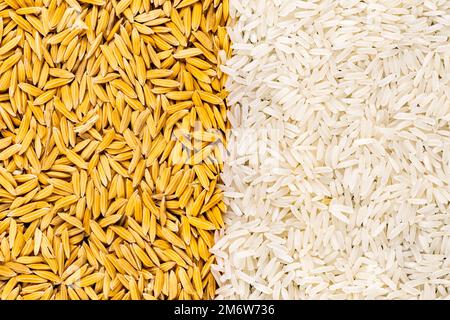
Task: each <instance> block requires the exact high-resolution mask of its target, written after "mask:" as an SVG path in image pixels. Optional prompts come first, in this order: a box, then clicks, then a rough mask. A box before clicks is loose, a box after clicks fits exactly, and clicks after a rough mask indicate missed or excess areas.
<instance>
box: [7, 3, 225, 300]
mask: <svg viewBox="0 0 450 320" xmlns="http://www.w3.org/2000/svg"><path fill="white" fill-rule="evenodd" d="M227 21H228V0H202V1H200V0H172V1H169V0H150V1H142V0H121V1H115V0H82V1H77V0H65V1H60V0H20V1H19V0H6V1H4V2H3V3H1V4H0V299H2V300H5V299H24V300H26V299H30V300H35V299H210V298H213V297H214V295H215V281H214V278H213V276H212V274H211V272H210V266H211V264H212V263H213V260H214V257H213V256H212V255H211V254H210V252H209V248H210V247H211V246H212V245H213V242H214V239H213V232H214V230H217V229H219V228H221V227H222V226H223V220H222V214H223V213H224V211H225V205H224V203H223V202H222V193H221V190H220V188H219V187H218V184H219V182H220V177H219V174H220V172H221V170H222V167H223V164H222V160H221V159H222V154H221V152H222V151H221V145H223V144H224V143H225V131H226V130H227V126H228V122H227V119H226V112H227V108H226V104H225V102H224V99H225V98H226V95H227V93H226V92H225V91H224V90H223V87H224V84H225V81H226V76H225V75H224V74H222V72H221V71H220V69H219V68H218V66H219V65H220V64H221V63H222V62H223V61H221V58H220V57H221V56H222V57H223V56H230V52H231V49H230V42H229V38H228V36H227V34H226V30H225V25H226V24H227ZM221 52H223V53H221Z"/></svg>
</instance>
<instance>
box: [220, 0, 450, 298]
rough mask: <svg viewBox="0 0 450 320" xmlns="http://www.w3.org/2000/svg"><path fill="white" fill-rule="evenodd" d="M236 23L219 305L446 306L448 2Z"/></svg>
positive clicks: (314, 10)
mask: <svg viewBox="0 0 450 320" xmlns="http://www.w3.org/2000/svg"><path fill="white" fill-rule="evenodd" d="M230 14H231V16H232V17H233V18H234V19H235V22H234V25H233V27H232V28H230V30H229V34H230V38H231V41H232V43H233V53H234V56H233V57H232V58H231V59H229V61H228V63H227V65H226V66H224V67H223V68H222V70H223V71H224V72H225V73H227V74H229V75H230V80H231V81H230V82H229V84H228V87H227V89H228V90H229V91H230V95H229V97H228V103H229V104H230V106H231V110H232V111H231V113H230V115H229V121H230V123H231V125H232V127H233V131H232V132H231V134H230V139H229V144H228V146H229V156H228V157H227V161H226V162H225V169H224V174H223V177H222V179H223V180H224V185H225V186H224V188H225V189H224V195H225V198H226V202H227V203H228V205H229V211H228V214H227V215H226V218H225V224H226V227H225V229H224V230H222V231H220V232H218V233H217V238H216V239H217V242H216V244H215V246H214V248H213V250H212V252H213V253H214V254H215V255H216V258H217V264H216V265H214V266H213V273H214V275H215V277H216V279H217V281H218V285H219V288H218V290H217V294H218V298H219V299H230V298H241V299H248V298H251V299H267V298H273V299H311V298H333V299H337V298H342V299H356V298H367V299H375V298H376V299H386V298H388V299H434V298H448V297H449V293H450V261H449V260H450V259H449V257H450V240H449V236H450V207H449V201H450V188H449V182H450V154H449V153H450V151H449V145H450V127H449V121H450V39H449V37H450V2H449V1H446V0H425V1H422V0H404V1H400V0H386V1H384V0H367V1H360V0H309V1H301V0H299V1H293V0H258V1H257V0H231V1H230Z"/></svg>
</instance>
